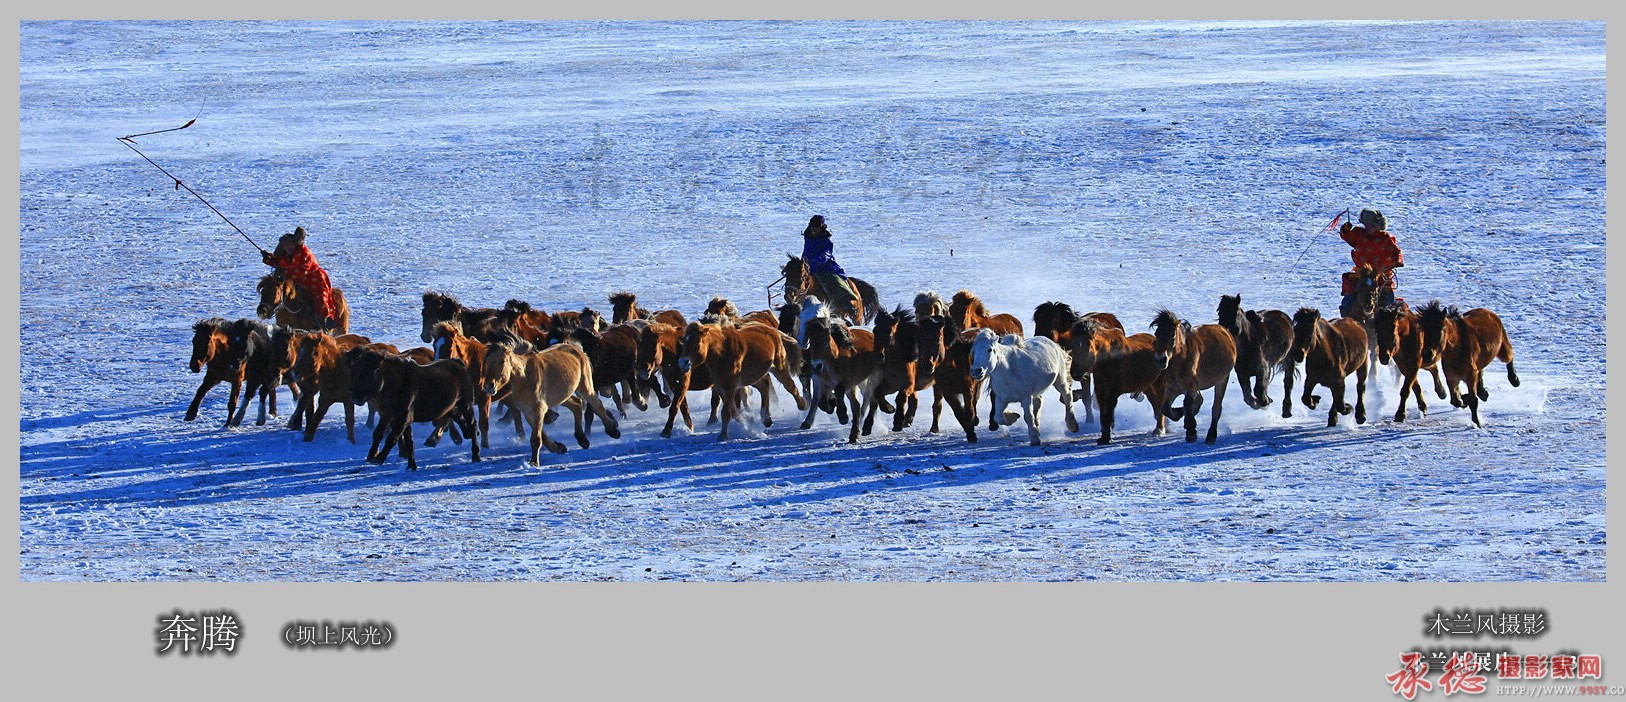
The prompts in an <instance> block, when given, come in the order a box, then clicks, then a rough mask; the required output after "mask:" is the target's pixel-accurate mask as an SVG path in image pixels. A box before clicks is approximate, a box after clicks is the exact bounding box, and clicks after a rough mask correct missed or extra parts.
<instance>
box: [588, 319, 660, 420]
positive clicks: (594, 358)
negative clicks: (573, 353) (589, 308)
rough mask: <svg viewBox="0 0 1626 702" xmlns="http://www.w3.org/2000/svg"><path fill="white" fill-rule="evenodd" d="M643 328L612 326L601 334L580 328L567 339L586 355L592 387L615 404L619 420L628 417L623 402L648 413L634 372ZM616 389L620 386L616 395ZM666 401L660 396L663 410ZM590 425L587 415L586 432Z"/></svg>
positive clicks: (637, 324)
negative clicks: (590, 368)
mask: <svg viewBox="0 0 1626 702" xmlns="http://www.w3.org/2000/svg"><path fill="white" fill-rule="evenodd" d="M645 326H647V324H646V323H645V322H644V321H642V320H634V321H633V322H631V323H622V324H615V325H611V326H610V328H609V329H606V330H604V333H602V334H600V333H597V332H594V331H592V330H590V329H587V328H585V327H581V328H577V329H575V330H574V331H572V332H571V336H570V340H571V341H573V342H575V343H576V344H577V345H579V346H581V347H582V350H583V351H585V352H586V353H587V359H588V362H589V363H591V364H592V367H593V387H595V388H598V390H599V392H600V393H604V392H608V393H609V395H610V397H611V399H612V400H614V401H615V409H616V412H617V413H619V414H620V415H621V418H622V419H626V417H627V408H626V406H625V404H624V402H623V400H624V398H630V399H631V400H632V403H633V404H634V405H635V406H637V407H638V409H640V410H647V409H649V401H648V399H647V395H646V394H645V393H644V391H643V383H641V382H640V381H639V380H638V368H637V365H638V340H639V336H640V335H641V334H642V332H643V328H644V327H645ZM617 386H620V391H619V392H618V391H617V389H616V388H617ZM656 387H657V388H658V387H659V386H658V385H657V386H656ZM665 399H666V398H665V397H664V396H662V398H661V400H662V403H661V404H662V406H665V404H666V402H665ZM592 425H593V417H592V416H591V415H589V416H588V417H587V427H588V429H592Z"/></svg>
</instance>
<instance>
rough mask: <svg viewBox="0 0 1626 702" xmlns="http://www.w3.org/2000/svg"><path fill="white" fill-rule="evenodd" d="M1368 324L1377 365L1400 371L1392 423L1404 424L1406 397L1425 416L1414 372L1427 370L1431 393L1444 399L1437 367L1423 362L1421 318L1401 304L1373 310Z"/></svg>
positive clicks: (1426, 409) (1443, 387)
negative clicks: (1397, 403)
mask: <svg viewBox="0 0 1626 702" xmlns="http://www.w3.org/2000/svg"><path fill="white" fill-rule="evenodd" d="M1372 324H1373V326H1374V327H1376V328H1377V335H1378V341H1377V347H1378V363H1382V364H1383V365H1386V366H1387V365H1389V361H1390V359H1393V360H1394V362H1395V367H1396V368H1399V369H1400V407H1399V409H1396V410H1395V421H1396V422H1404V421H1406V395H1407V394H1408V393H1410V394H1411V395H1413V396H1415V397H1416V398H1417V413H1418V416H1420V417H1426V416H1428V403H1427V402H1425V401H1424V400H1423V387H1422V384H1421V383H1418V382H1417V371H1419V370H1422V369H1425V368H1426V369H1427V370H1428V372H1429V373H1431V374H1433V376H1434V392H1435V393H1438V394H1439V396H1440V399H1442V400H1443V399H1445V397H1446V395H1445V384H1444V383H1441V382H1440V372H1439V364H1438V363H1437V362H1436V363H1433V364H1425V363H1424V362H1423V326H1422V319H1421V318H1420V317H1418V316H1417V313H1415V312H1412V311H1411V308H1410V307H1408V306H1406V305H1405V304H1400V305H1393V306H1390V305H1385V306H1383V307H1379V308H1378V309H1377V315H1376V316H1375V317H1374V318H1373V320H1372Z"/></svg>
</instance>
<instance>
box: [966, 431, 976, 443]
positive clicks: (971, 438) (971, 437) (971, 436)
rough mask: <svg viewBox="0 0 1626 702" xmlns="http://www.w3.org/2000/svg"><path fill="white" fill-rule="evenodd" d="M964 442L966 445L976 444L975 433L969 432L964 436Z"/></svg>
mask: <svg viewBox="0 0 1626 702" xmlns="http://www.w3.org/2000/svg"><path fill="white" fill-rule="evenodd" d="M965 441H966V443H968V444H974V443H977V433H976V432H971V433H969V434H966V435H965Z"/></svg>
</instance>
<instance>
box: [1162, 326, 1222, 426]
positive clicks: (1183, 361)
mask: <svg viewBox="0 0 1626 702" xmlns="http://www.w3.org/2000/svg"><path fill="white" fill-rule="evenodd" d="M1152 329H1153V333H1152V339H1153V342H1152V362H1154V363H1156V364H1157V365H1158V368H1159V370H1161V371H1162V375H1163V407H1162V409H1161V410H1160V411H1161V412H1162V413H1163V414H1165V415H1167V416H1169V417H1170V418H1179V416H1180V415H1182V414H1183V415H1184V416H1185V421H1186V441H1187V442H1191V441H1196V440H1197V410H1199V409H1201V408H1202V405H1203V396H1202V391H1204V390H1207V389H1208V388H1213V389H1214V408H1213V409H1212V410H1210V411H1209V418H1208V437H1207V438H1205V439H1204V440H1203V441H1204V443H1210V444H1212V443H1214V440H1215V439H1216V438H1218V436H1219V420H1220V411H1221V410H1222V409H1223V406H1224V404H1225V388H1226V387H1227V386H1229V385H1230V384H1231V370H1232V369H1233V368H1234V367H1235V366H1236V342H1235V341H1233V340H1232V339H1231V333H1230V332H1228V331H1226V330H1225V328H1224V327H1222V326H1220V325H1218V324H1204V325H1202V326H1200V327H1197V328H1196V329H1192V327H1191V324H1189V323H1187V322H1185V321H1184V320H1181V319H1180V318H1179V317H1176V316H1175V315H1174V313H1173V312H1170V311H1168V310H1159V311H1158V313H1157V317H1155V318H1153V319H1152ZM1177 395H1184V396H1185V398H1186V399H1185V405H1184V407H1182V408H1181V410H1180V411H1179V412H1178V413H1175V414H1170V408H1169V405H1170V404H1171V403H1173V402H1174V398H1175V396H1177Z"/></svg>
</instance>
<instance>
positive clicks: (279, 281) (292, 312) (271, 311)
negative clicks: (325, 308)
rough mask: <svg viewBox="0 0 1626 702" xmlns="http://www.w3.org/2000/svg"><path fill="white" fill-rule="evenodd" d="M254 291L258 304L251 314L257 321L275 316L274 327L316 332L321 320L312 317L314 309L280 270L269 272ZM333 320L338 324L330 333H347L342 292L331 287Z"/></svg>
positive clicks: (347, 312)
mask: <svg viewBox="0 0 1626 702" xmlns="http://www.w3.org/2000/svg"><path fill="white" fill-rule="evenodd" d="M255 289H256V290H258V291H259V293H260V304H259V306H258V307H255V308H254V313H255V314H257V315H259V317H260V319H271V318H272V317H273V316H274V317H276V322H277V324H280V325H287V326H290V327H293V328H295V329H309V330H317V329H321V328H322V319H321V318H320V317H318V316H316V307H315V306H314V305H312V304H311V303H310V301H309V300H306V299H305V293H304V291H302V290H300V289H299V286H298V285H295V284H294V281H293V280H292V279H291V278H289V277H288V276H286V275H283V273H282V271H280V270H277V271H272V272H270V273H267V274H266V275H265V277H263V278H260V282H259V284H257V285H256V286H255ZM333 319H334V321H336V322H338V326H336V327H335V328H334V329H333V330H332V331H333V333H334V334H348V333H350V305H349V304H348V303H346V302H345V301H344V291H343V290H340V289H338V288H333Z"/></svg>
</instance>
